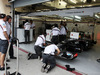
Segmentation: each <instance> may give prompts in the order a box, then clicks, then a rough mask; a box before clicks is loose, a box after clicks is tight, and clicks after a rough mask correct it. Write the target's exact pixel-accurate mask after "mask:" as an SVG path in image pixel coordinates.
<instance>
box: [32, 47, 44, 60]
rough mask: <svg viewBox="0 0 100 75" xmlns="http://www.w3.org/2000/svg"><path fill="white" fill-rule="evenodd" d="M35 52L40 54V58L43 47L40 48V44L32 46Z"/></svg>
mask: <svg viewBox="0 0 100 75" xmlns="http://www.w3.org/2000/svg"><path fill="white" fill-rule="evenodd" d="M34 49H35V52H36V54H37V55H38V56H40V58H42V51H43V50H44V49H43V48H41V47H40V46H34Z"/></svg>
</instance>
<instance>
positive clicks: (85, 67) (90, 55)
mask: <svg viewBox="0 0 100 75" xmlns="http://www.w3.org/2000/svg"><path fill="white" fill-rule="evenodd" d="M20 47H21V48H22V49H24V50H26V51H29V52H32V53H34V43H31V44H20ZM99 57H100V40H98V43H97V44H96V45H94V46H93V47H92V48H91V49H90V50H88V51H83V52H82V53H79V54H78V57H77V58H76V59H74V60H65V59H61V58H57V63H58V64H60V65H62V66H64V65H66V64H68V65H70V66H71V67H74V68H75V69H76V70H77V71H80V72H82V73H85V74H88V75H100V66H99V65H100V63H98V62H97V61H96V59H97V58H99Z"/></svg>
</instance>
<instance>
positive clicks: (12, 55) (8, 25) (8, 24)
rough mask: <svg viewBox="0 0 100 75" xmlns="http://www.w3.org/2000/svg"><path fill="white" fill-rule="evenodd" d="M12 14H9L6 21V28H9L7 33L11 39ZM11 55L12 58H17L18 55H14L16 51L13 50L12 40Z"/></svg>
mask: <svg viewBox="0 0 100 75" xmlns="http://www.w3.org/2000/svg"><path fill="white" fill-rule="evenodd" d="M11 19H12V18H11V16H10V15H7V21H6V28H7V34H8V36H9V39H10V38H11V36H10V35H11ZM9 56H10V58H11V59H16V57H14V51H13V42H11V46H10V49H9Z"/></svg>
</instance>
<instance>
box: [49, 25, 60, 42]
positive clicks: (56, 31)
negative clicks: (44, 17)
mask: <svg viewBox="0 0 100 75" xmlns="http://www.w3.org/2000/svg"><path fill="white" fill-rule="evenodd" d="M59 34H60V30H59V28H58V25H57V24H54V28H53V29H52V39H51V41H52V42H53V43H54V42H56V43H58V42H59Z"/></svg>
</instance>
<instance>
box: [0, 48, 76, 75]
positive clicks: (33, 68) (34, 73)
mask: <svg viewBox="0 0 100 75" xmlns="http://www.w3.org/2000/svg"><path fill="white" fill-rule="evenodd" d="M15 56H16V48H15ZM8 64H9V66H10V68H11V69H9V70H8V71H10V73H13V72H15V71H16V60H15V59H11V60H10V62H8ZM41 66H42V62H41V61H40V60H38V59H33V60H27V53H25V52H23V51H20V50H19V73H20V74H21V75H66V74H67V75H75V74H74V73H71V72H69V71H66V70H64V69H61V68H59V67H57V66H56V67H55V68H54V69H53V70H52V71H50V72H48V74H47V73H42V72H41ZM4 73H5V71H0V75H4Z"/></svg>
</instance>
